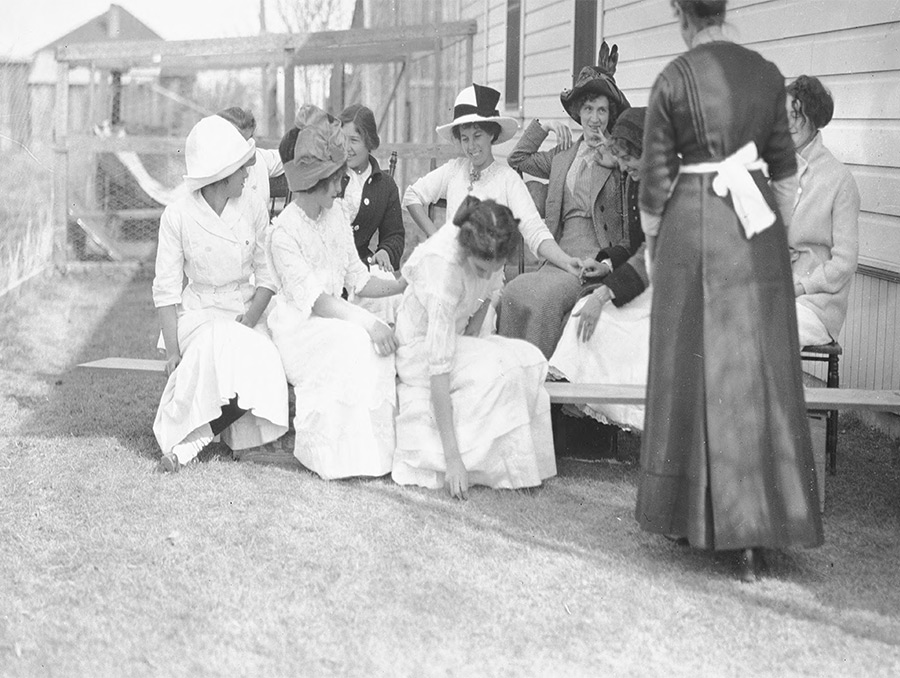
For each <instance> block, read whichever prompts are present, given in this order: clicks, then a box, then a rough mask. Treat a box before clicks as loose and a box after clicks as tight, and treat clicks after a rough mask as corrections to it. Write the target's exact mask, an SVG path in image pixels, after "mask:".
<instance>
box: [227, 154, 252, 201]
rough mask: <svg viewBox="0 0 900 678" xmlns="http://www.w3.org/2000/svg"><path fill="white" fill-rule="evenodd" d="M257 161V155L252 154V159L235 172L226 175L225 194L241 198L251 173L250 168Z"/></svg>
mask: <svg viewBox="0 0 900 678" xmlns="http://www.w3.org/2000/svg"><path fill="white" fill-rule="evenodd" d="M255 162H256V156H255V155H251V156H250V159H249V160H248V161H247V162H245V163H244V164H243V165H242V166H241V167H240V168H238V169H237V170H236V171H235V172H234V173H232V174H230V175H228V176H227V177H225V194H226V196H227V197H229V198H240V197H241V193H243V192H244V184H245V183H246V181H247V175H248V174H249V171H248V168H249V167H250V166H251V165H253V164H254V163H255Z"/></svg>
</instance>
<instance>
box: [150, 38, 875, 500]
mask: <svg viewBox="0 0 900 678" xmlns="http://www.w3.org/2000/svg"><path fill="white" fill-rule="evenodd" d="M616 60H617V54H616V51H615V49H613V51H612V52H611V53H610V52H609V50H607V49H606V48H605V44H604V51H602V52H601V55H600V60H599V61H600V62H599V64H598V66H597V67H587V68H585V69H584V70H583V71H582V72H581V74H579V77H578V78H577V79H576V82H575V85H574V87H573V88H571V89H567V90H565V91H563V93H562V94H561V102H562V104H563V108H564V109H565V111H566V112H567V113H568V114H569V115H570V116H571V118H572V119H574V120H575V121H576V122H577V123H579V124H580V125H581V130H582V135H581V136H580V137H579V138H578V139H576V140H575V141H574V142H573V139H572V134H571V131H570V130H569V127H568V126H567V125H565V124H563V123H560V122H550V123H542V122H540V121H537V120H535V121H533V122H532V123H531V124H530V125H529V126H528V128H527V129H526V130H525V132H524V134H523V136H522V137H521V139H520V140H519V142H518V144H517V145H516V147H515V149H514V151H513V152H512V154H511V155H510V156H509V164H505V163H499V162H497V161H496V160H495V159H494V156H493V146H494V145H495V144H497V143H502V142H504V141H507V140H509V139H511V138H512V137H513V136H514V134H515V132H516V130H517V128H518V123H517V122H516V121H515V120H514V119H512V118H508V117H505V116H501V115H499V113H498V111H497V104H498V101H499V92H497V91H496V90H493V89H491V88H489V87H484V86H480V85H472V86H471V87H467V88H466V89H464V90H463V91H462V92H461V93H460V94H459V96H458V97H457V100H456V105H455V107H454V114H453V119H452V121H451V122H449V123H448V124H446V125H443V126H441V127H439V128H438V132H439V133H440V134H442V135H443V136H445V137H446V138H447V139H448V140H455V141H456V142H458V143H459V145H460V147H461V150H462V156H461V157H459V158H457V159H455V160H452V161H450V162H448V163H446V164H445V165H443V166H442V167H439V168H438V169H436V170H434V171H432V172H431V173H429V174H428V175H426V176H424V177H422V178H420V179H419V180H417V181H416V182H414V183H413V184H411V185H410V186H409V187H408V188H407V189H406V192H405V194H404V196H403V200H402V204H403V206H405V207H406V208H407V209H408V211H409V213H410V216H411V217H412V219H413V220H414V221H415V223H416V224H418V225H419V227H420V228H422V229H423V231H425V233H426V234H428V235H429V236H430V237H429V238H428V240H427V241H426V242H424V243H422V244H421V245H419V246H418V247H417V248H416V249H415V251H413V252H412V254H411V256H409V258H408V260H407V261H406V263H405V264H403V266H402V268H401V266H400V260H401V256H402V254H403V249H404V229H403V224H402V219H401V201H400V197H399V192H398V189H397V186H396V184H395V183H394V181H393V179H392V178H391V177H390V176H389V175H388V174H386V173H384V172H382V171H381V169H380V167H379V165H378V163H377V161H376V160H375V158H374V157H373V156H372V155H371V152H372V151H373V150H375V149H376V148H377V147H378V145H379V139H378V134H377V130H376V126H375V121H374V116H373V115H372V112H371V111H370V110H369V109H368V108H365V107H363V106H359V105H354V106H351V107H349V108H348V109H346V110H345V111H344V112H343V113H342V115H341V116H340V117H339V119H335V118H333V117H331V116H330V115H328V114H327V113H325V112H324V111H322V110H320V109H319V108H317V107H315V106H312V105H304V106H302V107H301V108H300V110H299V111H298V112H297V115H296V119H295V120H294V125H293V126H292V128H291V129H290V130H289V131H288V133H287V134H285V136H284V137H283V139H282V140H281V144H280V147H279V149H278V152H277V154H275V153H274V152H272V151H264V150H263V149H257V148H256V146H255V143H254V141H253V133H254V128H255V122H254V121H253V118H252V116H251V115H249V114H247V113H246V112H245V111H242V110H241V109H226V111H223V112H222V113H220V114H219V115H215V116H210V117H207V118H204V119H202V120H200V121H199V122H198V123H197V124H196V125H195V127H194V128H193V129H192V130H191V132H190V134H189V135H188V138H187V142H186V164H187V174H186V175H185V181H186V183H187V184H188V186H189V188H190V189H191V191H190V193H189V194H188V195H187V196H186V197H185V198H183V199H182V200H180V201H179V202H177V203H175V204H172V205H170V206H169V207H167V208H166V210H165V212H164V214H163V217H162V219H161V223H160V236H159V249H158V254H157V261H156V277H155V279H154V282H153V299H154V304H155V306H156V307H157V309H158V315H159V322H160V326H161V330H162V332H161V334H162V343H163V345H164V348H165V351H166V359H167V373H168V375H169V378H168V382H167V384H166V388H165V391H164V393H163V395H162V398H161V401H160V406H159V409H158V412H157V416H156V421H155V423H154V433H155V434H156V437H157V440H158V441H159V444H160V447H161V448H162V453H163V454H162V458H161V461H160V468H161V469H162V470H164V471H168V472H174V471H178V470H179V469H180V468H181V467H182V466H184V465H185V464H188V463H189V462H191V461H192V460H193V459H195V458H196V457H197V455H198V453H199V452H200V451H201V450H202V449H203V447H204V446H206V445H207V444H209V443H210V442H211V441H212V440H213V439H214V438H215V437H216V436H221V439H222V440H223V442H225V443H226V444H227V445H228V446H229V447H231V448H232V449H234V450H242V449H246V448H251V447H257V446H260V445H265V444H267V443H271V442H273V441H275V440H277V439H279V438H280V437H281V436H283V435H284V434H285V433H286V431H287V430H288V428H289V422H288V393H287V388H288V384H289V385H290V387H291V388H293V392H294V396H295V410H296V412H295V416H294V420H293V428H294V431H295V437H294V448H293V453H294V456H295V457H296V458H297V459H298V460H299V461H300V462H301V463H302V464H303V465H304V466H306V467H307V468H309V469H310V470H312V471H314V472H315V473H317V474H318V475H320V476H321V477H322V478H326V479H334V478H346V477H353V476H384V475H387V474H391V476H392V477H393V479H394V480H395V481H396V482H398V483H401V484H415V485H420V486H423V487H428V488H440V487H446V488H448V490H449V491H450V493H451V494H452V495H453V496H455V497H465V496H466V494H467V492H468V488H469V486H470V485H472V484H480V485H487V486H490V487H495V488H524V487H533V486H536V485H540V483H541V482H542V481H543V480H544V479H545V478H549V477H551V476H553V475H555V473H556V462H555V456H554V450H553V438H552V434H551V425H550V403H549V397H548V395H547V392H546V390H545V389H544V388H543V384H544V381H545V379H547V378H548V374H549V375H550V378H563V379H568V380H570V381H575V382H592V383H635V384H642V383H646V377H647V360H648V341H649V340H648V336H649V314H650V297H651V294H652V291H651V287H650V286H649V282H650V281H649V278H648V275H647V270H646V267H645V245H644V243H643V231H642V229H641V220H640V215H639V211H638V207H637V193H638V192H637V187H638V182H639V181H640V175H641V169H640V167H641V152H642V140H643V133H644V129H643V127H644V113H645V109H643V108H633V107H630V106H629V104H628V101H627V99H626V98H625V96H624V94H623V93H622V92H621V90H619V88H618V87H617V86H616V83H615V79H614V77H613V75H614V72H615V63H616ZM788 93H789V96H788V108H789V110H788V115H789V119H790V123H791V132H792V134H793V139H794V143H795V146H796V150H797V153H798V155H799V164H800V167H801V170H800V187H801V189H800V192H799V193H798V195H797V199H796V201H795V207H794V214H795V217H794V219H793V222H792V226H791V231H790V233H789V242H790V246H791V255H792V261H793V262H794V282H795V292H796V296H797V312H798V318H799V320H800V323H799V326H800V333H801V345H804V344H811V343H827V342H828V341H831V340H832V339H833V338H835V337H836V336H837V333H838V332H839V330H840V326H841V323H842V322H843V317H844V314H845V313H846V305H847V293H848V292H847V291H848V285H849V281H850V278H851V277H852V275H853V271H854V269H855V264H856V249H857V242H856V240H857V235H856V216H857V213H858V210H859V197H858V194H857V192H856V188H855V185H854V183H853V179H852V177H851V176H850V174H849V172H848V171H847V170H846V168H844V167H843V165H841V164H840V163H839V162H837V161H836V160H835V159H834V157H833V156H832V155H831V154H830V153H829V152H828V151H827V149H826V148H825V147H824V146H823V145H822V141H821V135H820V134H819V133H818V130H819V129H820V128H821V127H823V126H824V125H825V124H827V123H828V121H829V120H830V118H831V113H832V111H833V102H832V101H831V98H830V95H829V94H828V93H827V91H826V90H825V89H824V88H823V87H822V86H821V83H819V82H818V80H816V79H815V78H808V77H806V76H803V77H801V78H799V79H798V80H797V81H796V82H794V83H793V84H792V85H791V86H790V88H789V90H788ZM550 132H553V133H554V135H555V136H556V139H557V142H558V143H557V145H556V147H554V148H553V149H551V150H548V151H541V150H540V147H541V145H542V143H543V142H544V139H545V138H546V137H547V136H548V134H549V133H550ZM514 168H515V169H514ZM516 169H518V170H520V171H522V172H525V173H527V174H530V175H533V176H537V177H539V178H542V179H546V180H548V182H549V183H548V185H547V196H546V200H545V203H544V204H543V205H536V204H535V201H534V199H533V198H532V195H531V194H530V193H529V189H528V187H526V184H525V183H524V181H523V180H522V177H521V176H520V175H519V174H518V173H517V172H516V171H515V170H516ZM281 172H283V173H284V174H285V176H286V179H287V183H288V186H289V189H290V191H291V195H292V200H291V201H290V203H289V204H288V205H287V206H286V207H285V209H284V210H283V211H282V212H281V214H279V215H278V216H277V217H276V218H275V219H274V220H273V221H271V222H270V220H269V218H268V212H267V208H266V206H267V198H268V181H267V179H268V177H269V176H273V175H275V174H279V173H281ZM440 198H446V200H447V216H448V219H447V221H446V223H444V224H435V223H433V222H432V221H431V220H430V219H429V216H428V210H427V207H428V205H429V204H430V203H433V202H436V201H437V200H438V199H440ZM539 207H540V208H541V209H539ZM541 213H543V214H544V215H545V216H544V217H542V216H541ZM376 234H377V246H375V247H374V251H373V249H372V242H373V240H374V236H376ZM520 240H521V241H523V242H524V244H525V246H526V247H527V248H528V249H529V250H530V251H531V252H532V253H533V254H534V255H535V256H536V257H537V258H538V259H539V260H541V261H542V262H543V263H542V265H541V266H540V267H539V268H538V269H537V270H536V271H533V272H529V273H526V274H524V275H520V276H518V277H516V278H515V279H513V280H512V281H511V282H509V283H508V284H506V285H505V286H504V282H505V281H504V264H505V263H506V262H507V259H508V258H509V257H510V256H511V255H512V254H513V253H514V252H515V251H516V249H517V247H518V244H519V242H520ZM398 270H399V275H398V273H397V271H398ZM185 280H186V281H187V282H186V284H185V283H184V281H185ZM495 328H496V330H497V331H499V334H497V333H496V332H495ZM581 411H582V413H584V414H587V415H589V416H591V417H594V418H596V419H598V420H600V421H604V422H607V421H608V422H612V423H616V424H618V425H621V426H625V427H628V428H632V429H635V430H640V429H641V428H642V426H643V416H644V415H643V408H640V407H634V406H631V407H623V406H615V405H606V406H602V407H589V406H584V407H583V408H581Z"/></svg>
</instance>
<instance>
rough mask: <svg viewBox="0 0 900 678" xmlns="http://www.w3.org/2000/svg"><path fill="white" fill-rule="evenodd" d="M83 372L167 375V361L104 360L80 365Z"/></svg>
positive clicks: (139, 359) (140, 359)
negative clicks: (116, 371) (98, 371)
mask: <svg viewBox="0 0 900 678" xmlns="http://www.w3.org/2000/svg"><path fill="white" fill-rule="evenodd" d="M77 367H79V368H80V369H83V370H101V371H107V370H120V371H125V372H139V373H141V374H147V373H148V372H149V373H159V374H165V373H166V361H165V360H147V359H144V358H103V359H102V360H93V361H91V362H88V363H81V364H80V365H78V366H77Z"/></svg>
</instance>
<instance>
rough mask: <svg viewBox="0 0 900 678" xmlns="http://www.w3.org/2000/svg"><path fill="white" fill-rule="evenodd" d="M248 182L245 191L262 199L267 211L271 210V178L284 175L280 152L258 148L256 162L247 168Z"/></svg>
mask: <svg viewBox="0 0 900 678" xmlns="http://www.w3.org/2000/svg"><path fill="white" fill-rule="evenodd" d="M247 169H248V172H247V181H246V183H245V184H244V190H247V189H249V190H251V191H253V192H254V193H256V194H257V195H258V196H259V197H260V198H262V201H263V203H265V205H266V209H269V201H270V200H271V194H270V192H269V177H277V176H280V175H282V174H284V165H283V164H282V162H281V156H280V155H279V154H278V151H277V150H275V149H271V148H257V149H256V162H255V163H253V164H252V165H251V166H250V167H248V168H247Z"/></svg>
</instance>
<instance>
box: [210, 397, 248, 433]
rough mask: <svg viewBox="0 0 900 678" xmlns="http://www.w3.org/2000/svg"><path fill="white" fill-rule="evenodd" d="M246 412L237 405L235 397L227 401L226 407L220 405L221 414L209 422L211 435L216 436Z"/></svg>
mask: <svg viewBox="0 0 900 678" xmlns="http://www.w3.org/2000/svg"><path fill="white" fill-rule="evenodd" d="M246 411H247V410H242V409H241V408H240V407H238V404H237V395H235V396H234V398H232V399H231V400H229V401H228V404H227V405H222V414H221V415H219V417H218V418H217V419H213V420H212V421H211V422H209V427H210V428H211V429H212V432H213V435H214V436H217V435H219V434H220V433H221V432H222V431H224V430H225V429H226V428H228V427H229V426H231V425H232V424H233V423H234V422H236V421H237V420H238V419H240V418H241V417H243V416H244V413H245V412H246Z"/></svg>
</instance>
